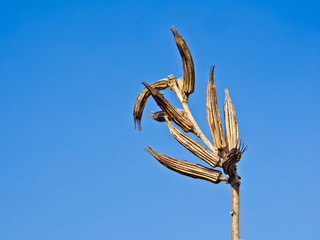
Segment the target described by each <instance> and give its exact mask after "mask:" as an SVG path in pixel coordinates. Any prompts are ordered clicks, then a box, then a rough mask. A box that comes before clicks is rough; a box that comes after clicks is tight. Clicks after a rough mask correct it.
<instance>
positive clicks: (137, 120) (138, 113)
mask: <svg viewBox="0 0 320 240" xmlns="http://www.w3.org/2000/svg"><path fill="white" fill-rule="evenodd" d="M150 86H151V87H153V88H155V89H157V90H163V89H166V88H167V87H168V86H169V80H168V79H161V80H159V81H157V82H155V83H152V84H150ZM149 96H150V92H149V91H148V89H147V88H144V89H143V90H142V91H141V92H140V94H139V96H138V97H137V99H136V102H135V104H134V109H133V119H134V126H135V127H136V126H137V125H138V129H139V130H141V118H142V113H143V109H144V106H145V105H146V102H147V100H148V98H149Z"/></svg>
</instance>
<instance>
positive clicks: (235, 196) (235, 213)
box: [230, 174, 242, 240]
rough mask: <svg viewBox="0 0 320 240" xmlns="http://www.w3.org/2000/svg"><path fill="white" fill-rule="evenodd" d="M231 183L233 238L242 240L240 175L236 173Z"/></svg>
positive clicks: (233, 239)
mask: <svg viewBox="0 0 320 240" xmlns="http://www.w3.org/2000/svg"><path fill="white" fill-rule="evenodd" d="M230 185H231V191H232V211H231V227H232V240H242V239H241V238H240V237H239V187H240V182H239V176H238V174H236V175H235V176H233V177H232V178H230Z"/></svg>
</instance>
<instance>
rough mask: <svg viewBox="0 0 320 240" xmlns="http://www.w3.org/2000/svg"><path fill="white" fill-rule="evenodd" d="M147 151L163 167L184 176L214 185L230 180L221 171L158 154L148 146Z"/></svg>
mask: <svg viewBox="0 0 320 240" xmlns="http://www.w3.org/2000/svg"><path fill="white" fill-rule="evenodd" d="M145 150H146V151H147V152H148V153H149V154H151V155H152V156H153V157H155V158H156V159H157V160H158V161H159V162H160V163H161V164H162V165H164V166H166V167H167V168H169V169H171V170H173V171H175V172H177V173H180V174H182V175H186V176H188V177H192V178H199V179H203V180H207V181H210V182H212V183H219V182H220V181H227V180H228V178H226V177H225V176H223V175H222V173H221V172H220V171H217V170H213V169H210V168H206V167H204V166H201V165H199V164H194V163H190V162H187V161H183V160H179V159H176V158H172V157H169V156H167V155H164V154H162V153H159V152H157V151H156V150H154V149H153V148H151V147H150V146H147V148H146V149H145Z"/></svg>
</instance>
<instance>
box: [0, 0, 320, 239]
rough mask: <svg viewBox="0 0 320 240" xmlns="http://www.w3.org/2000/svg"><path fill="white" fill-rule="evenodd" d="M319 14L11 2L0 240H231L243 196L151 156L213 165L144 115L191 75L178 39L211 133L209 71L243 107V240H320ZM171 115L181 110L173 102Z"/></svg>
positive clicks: (227, 5)
mask: <svg viewBox="0 0 320 240" xmlns="http://www.w3.org/2000/svg"><path fill="white" fill-rule="evenodd" d="M319 12H320V3H319V1H309V0H306V1H273V0H268V1H246V0H242V1H240V0H239V1H216V0H214V1H188V0H184V1H73V0H71V1H2V2H1V8H0V116H1V118H0V144H1V152H0V196H1V197H0V239H3V240H43V239H45V240H57V239H59V240H70V239H77V240H89V239H90V240H91V239H94V240H102V239H104V240H105V239H107V240H109V239H110V240H118V239H119V240H123V239H125V240H126V239H139V240H163V239H184V240H188V239H221V240H223V239H230V238H231V236H230V235H231V219H230V210H231V190H230V186H229V185H227V184H225V183H220V184H218V185H215V184H211V183H209V182H206V181H202V180H196V179H192V178H188V177H185V176H182V175H179V174H177V173H175V172H172V171H170V170H168V169H166V168H165V167H163V166H161V165H160V164H159V163H158V162H157V161H156V160H155V159H154V158H152V157H151V156H150V155H148V154H147V153H146V152H145V151H144V147H145V146H146V145H148V144H150V145H151V146H152V147H154V148H155V149H156V150H157V151H159V152H161V153H164V154H167V155H169V156H172V157H176V158H179V159H184V160H188V161H191V162H195V163H202V162H201V161H200V160H198V159H196V158H195V157H194V156H193V155H192V154H191V153H190V152H188V151H187V150H186V149H184V148H183V147H182V146H180V145H179V144H178V143H177V142H175V140H174V139H173V137H172V136H171V135H170V133H169V131H168V128H167V126H166V125H165V124H161V123H158V122H155V121H153V120H152V119H151V118H150V117H148V115H149V112H150V111H151V110H158V109H159V108H158V107H157V105H156V104H155V103H154V102H153V100H152V99H149V101H148V103H147V106H146V108H145V113H144V115H143V119H142V132H139V131H137V130H135V129H134V123H133V117H132V110H133V106H134V102H135V99H136V97H137V96H138V94H139V92H140V91H141V90H142V88H143V85H142V84H141V81H146V82H147V83H152V82H155V81H157V80H159V79H162V78H165V77H167V76H168V75H170V74H174V75H175V76H176V77H180V76H182V74H183V72H182V65H181V59H180V55H179V52H178V50H177V48H176V45H175V42H174V38H173V36H172V33H171V32H170V29H169V27H170V26H172V25H174V26H175V27H176V28H177V29H178V30H179V32H180V34H181V35H182V37H183V38H184V39H185V40H186V42H187V44H188V46H189V48H190V50H191V53H192V55H193V60H194V64H195V73H196V83H195V88H196V91H195V93H194V94H192V95H191V96H190V100H189V101H190V103H189V105H190V109H191V111H192V113H193V115H194V117H195V119H196V120H197V122H198V124H199V125H200V127H201V129H202V130H203V132H204V133H205V134H206V135H207V137H208V138H209V139H210V140H211V136H210V130H209V128H208V126H207V122H206V106H205V96H206V94H205V93H206V85H207V81H208V76H209V70H210V66H211V65H212V64H215V65H216V68H215V82H216V86H217V91H218V103H219V107H220V111H222V107H223V101H224V91H223V90H224V88H226V87H227V88H228V89H229V92H230V95H231V99H232V101H233V103H234V106H235V109H236V114H237V118H238V123H239V129H240V138H241V139H242V140H243V141H244V142H245V143H246V144H247V145H248V147H249V149H248V151H247V152H246V153H245V154H244V155H243V157H242V159H241V161H240V163H239V174H240V175H241V176H242V184H241V189H240V236H241V237H242V238H243V239H244V240H250V239H252V240H255V239H259V240H270V239H291V240H295V239H299V240H300V239H310V240H313V239H314V240H317V239H319V236H318V232H319V231H318V229H319V218H318V216H319V214H320V207H319V206H320V205H319V202H320V188H319V184H318V181H319V177H318V175H319V168H320V163H319V160H320V159H319V155H318V154H317V150H318V147H319V146H318V144H319V135H320V130H319V121H320V111H319V103H320V101H319V90H320V84H319V78H320V68H319V63H320V18H319ZM164 94H165V96H166V97H168V99H169V100H171V101H172V103H174V104H175V106H177V107H179V106H180V105H179V103H178V101H177V99H176V98H175V96H174V95H173V94H172V93H170V92H168V91H165V92H164Z"/></svg>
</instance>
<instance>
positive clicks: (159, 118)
mask: <svg viewBox="0 0 320 240" xmlns="http://www.w3.org/2000/svg"><path fill="white" fill-rule="evenodd" d="M177 111H178V112H180V113H181V115H183V116H186V113H185V111H184V109H179V108H177ZM151 113H152V115H151V117H152V118H153V119H154V120H156V121H158V122H164V121H165V118H166V117H168V118H169V121H172V119H171V118H170V117H169V116H168V114H167V113H166V112H164V111H157V112H152V111H151Z"/></svg>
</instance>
